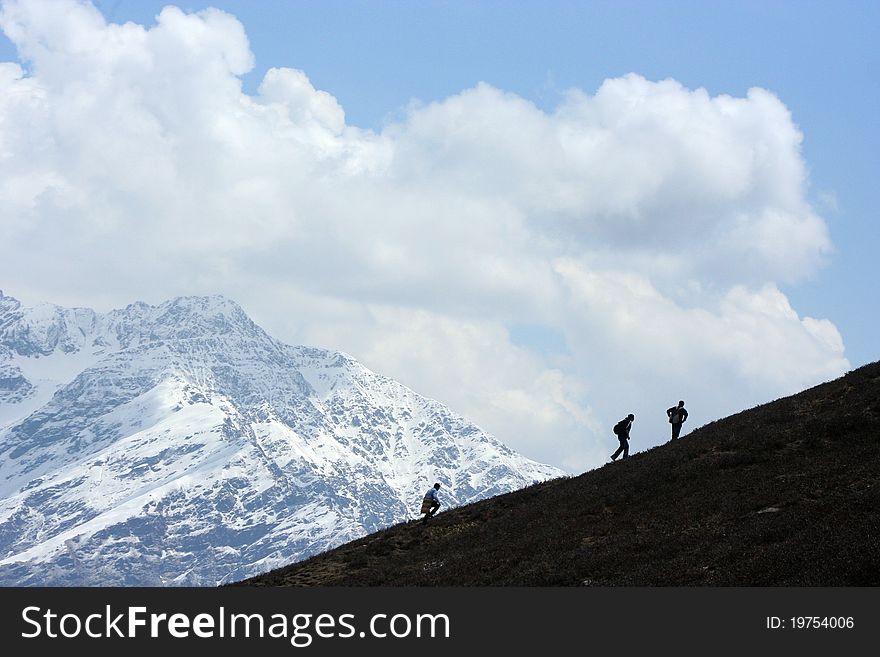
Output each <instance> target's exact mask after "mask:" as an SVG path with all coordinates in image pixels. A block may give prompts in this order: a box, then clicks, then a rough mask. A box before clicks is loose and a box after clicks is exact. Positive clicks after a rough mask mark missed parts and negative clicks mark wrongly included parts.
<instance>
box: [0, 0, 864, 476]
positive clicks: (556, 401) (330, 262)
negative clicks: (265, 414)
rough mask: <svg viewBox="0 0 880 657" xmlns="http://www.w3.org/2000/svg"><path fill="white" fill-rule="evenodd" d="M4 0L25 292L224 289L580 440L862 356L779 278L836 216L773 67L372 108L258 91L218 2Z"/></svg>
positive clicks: (10, 189) (547, 437)
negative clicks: (348, 116)
mask: <svg viewBox="0 0 880 657" xmlns="http://www.w3.org/2000/svg"><path fill="white" fill-rule="evenodd" d="M0 27H2V29H3V30H4V32H5V33H6V34H7V35H8V36H9V37H10V38H11V39H12V40H13V41H14V42H15V44H16V46H17V47H18V49H19V53H20V57H21V60H22V63H23V64H24V66H25V70H22V68H21V67H20V66H19V65H18V64H14V63H5V64H0V217H2V220H0V237H2V240H0V280H2V281H3V288H4V290H5V291H6V292H8V293H11V294H17V295H19V296H23V297H25V300H27V298H28V296H30V297H32V298H34V300H37V299H40V300H43V299H45V300H50V301H55V302H59V303H81V304H92V305H97V306H99V307H104V308H106V307H107V306H109V305H114V304H123V303H128V302H130V301H132V300H133V299H135V298H141V299H145V300H148V301H160V300H162V299H164V298H166V297H169V296H173V295H177V294H192V293H216V292H221V293H224V294H227V295H228V296H230V297H232V298H235V299H237V300H239V301H240V302H241V303H242V304H243V305H244V306H245V307H246V309H247V310H249V311H250V312H251V313H252V314H254V316H255V317H256V318H257V319H258V320H259V321H261V322H262V323H264V324H265V325H266V326H267V327H268V328H270V329H271V330H273V332H274V333H275V334H277V335H278V337H280V338H282V339H285V340H288V341H300V342H313V343H318V344H322V345H325V346H331V347H337V348H341V349H344V350H346V351H349V352H350V353H352V354H353V355H354V356H356V357H359V358H361V359H363V360H364V361H366V362H367V363H368V364H369V365H370V366H372V367H373V368H375V369H377V370H378V371H380V372H383V373H386V374H388V375H390V376H394V377H396V378H399V379H400V380H402V381H403V382H404V383H406V384H408V385H410V386H411V387H413V388H414V389H416V390H418V391H419V392H422V393H424V394H428V395H431V396H434V397H436V398H439V399H441V400H443V401H445V402H447V403H449V404H450V405H451V406H452V407H453V408H455V409H456V410H458V411H460V412H463V413H466V414H468V415H469V416H471V417H472V418H473V419H474V420H476V421H477V422H478V423H481V424H482V425H483V426H485V428H487V429H488V430H489V431H491V432H493V433H495V434H496V435H498V437H499V438H501V439H502V440H505V441H506V442H509V443H511V444H512V445H514V446H515V447H517V448H518V449H520V450H521V451H523V452H525V453H526V454H528V455H529V456H532V457H535V458H543V459H545V460H548V461H552V462H554V463H556V464H561V465H565V466H566V467H569V468H571V469H580V468H584V467H586V466H587V465H595V464H596V463H598V462H600V461H601V458H602V455H603V454H604V452H605V450H606V449H607V447H609V446H610V442H611V441H612V438H611V437H610V433H609V432H608V431H606V430H605V427H606V425H608V426H610V425H609V422H610V423H612V424H613V421H614V420H616V419H619V418H618V416H621V417H622V415H625V414H626V413H627V412H629V411H628V410H627V409H632V408H635V407H638V408H639V417H638V418H637V422H638V423H639V424H638V426H640V427H644V431H645V433H644V434H643V440H644V443H642V446H644V444H653V443H655V442H658V441H659V440H661V439H662V438H663V435H662V432H663V431H665V425H664V423H663V420H664V419H665V416H664V415H663V410H665V408H666V406H668V405H670V404H672V403H673V402H675V401H677V400H678V398H679V397H681V396H683V395H686V394H687V395H689V398H688V397H685V398H686V399H690V401H689V404H690V405H691V408H692V409H693V410H692V416H691V418H692V421H693V423H694V424H696V423H697V422H698V421H699V420H700V418H702V419H703V420H704V421H705V420H709V419H713V418H714V417H715V416H717V415H718V414H720V413H723V412H729V411H731V410H736V409H738V408H742V407H743V406H747V405H750V404H753V403H755V402H757V401H763V400H766V399H768V398H771V397H773V396H776V395H779V394H782V393H786V392H793V391H794V390H796V389H799V388H800V387H803V386H806V385H809V384H811V383H815V382H818V381H820V380H823V379H826V378H829V377H831V376H834V375H835V374H838V373H840V372H842V371H843V370H845V369H846V368H847V367H848V363H847V361H846V360H845V358H844V356H843V343H842V340H841V337H840V335H839V333H838V332H837V330H836V328H835V327H834V325H833V324H832V323H831V322H829V321H828V320H820V319H812V318H800V317H799V316H798V314H797V312H796V311H795V310H794V309H793V308H791V306H790V305H789V302H788V300H787V299H786V298H785V296H784V295H783V294H782V293H781V292H780V291H779V288H778V285H777V283H781V282H785V283H795V282H797V281H799V280H802V279H804V278H806V277H809V276H814V275H815V274H816V273H817V272H818V270H819V268H820V267H821V265H822V263H823V260H824V259H825V258H826V257H827V255H828V254H829V253H830V250H831V244H830V240H829V237H828V231H827V228H826V225H825V222H824V220H823V219H822V218H821V217H820V216H819V215H818V214H817V211H816V210H815V209H814V208H813V207H811V205H810V204H809V202H808V201H807V179H806V166H805V163H804V161H803V158H802V156H801V152H800V143H801V135H800V133H799V131H798V129H797V127H796V126H795V125H794V123H793V122H792V118H791V115H790V113H789V111H788V109H787V108H786V107H785V105H784V104H783V103H782V102H781V101H780V100H779V99H778V98H776V97H775V96H774V95H773V94H771V93H770V92H768V91H765V90H762V89H752V90H750V91H749V93H748V94H747V96H746V97H744V98H732V97H729V96H716V97H712V96H710V95H709V94H708V93H707V92H706V91H705V90H702V89H697V90H690V89H687V88H685V87H683V86H682V85H681V84H679V83H678V82H676V81H674V80H663V81H659V82H652V81H648V80H645V79H644V78H642V77H640V76H638V75H634V74H633V75H628V76H624V77H622V78H616V79H610V80H607V81H606V82H605V83H604V84H603V85H602V86H601V87H600V88H599V89H598V90H597V91H596V92H595V93H592V94H590V93H587V92H585V91H581V90H576V89H575V90H571V91H570V92H568V93H567V94H566V96H565V98H564V99H563V101H562V102H561V103H560V105H559V107H558V108H556V110H555V111H553V112H551V113H547V112H544V111H542V110H540V109H538V108H537V107H536V106H535V105H534V104H532V103H530V102H529V101H527V100H525V99H523V98H520V97H518V96H516V95H513V94H509V93H505V92H504V91H502V90H499V89H496V88H494V87H492V86H491V85H489V84H479V85H477V86H476V87H474V88H472V89H467V90H464V91H462V92H461V93H459V94H457V95H454V96H451V97H449V98H447V99H445V100H443V101H440V102H436V103H431V104H428V105H419V104H413V105H412V106H411V107H410V108H409V109H408V111H407V113H406V115H405V117H404V118H403V119H402V120H401V121H399V122H397V123H395V124H392V125H388V126H387V127H386V128H384V129H383V130H382V131H381V132H374V131H369V130H362V129H359V128H356V127H353V126H349V125H347V124H346V122H345V113H344V109H343V108H342V107H341V106H340V105H339V103H338V102H337V100H336V99H335V98H334V97H333V96H332V95H331V94H329V93H327V92H325V91H322V90H318V89H315V88H314V86H313V85H312V83H311V82H310V81H309V79H308V77H307V75H306V73H305V72H303V71H299V70H295V69H291V68H280V67H279V68H272V69H270V70H269V71H268V72H267V74H266V75H265V77H264V80H263V82H262V84H261V85H260V87H259V90H258V93H257V95H255V96H248V95H246V94H244V93H243V92H242V88H241V80H240V76H241V75H242V74H244V73H245V72H247V71H248V70H250V68H251V67H252V66H253V55H252V54H251V52H250V49H249V44H248V40H247V36H246V35H245V33H244V30H243V28H242V26H241V25H240V24H239V23H238V21H237V20H236V19H235V18H234V17H232V16H230V15H228V14H225V13H223V12H220V11H217V10H209V11H206V12H201V13H198V14H192V15H188V14H185V13H184V12H182V11H181V10H179V9H176V8H174V7H168V8H166V9H164V10H163V11H162V12H161V14H160V15H159V16H158V17H157V21H156V25H155V26H154V27H152V28H150V29H146V28H144V27H142V26H139V25H134V24H126V25H113V24H107V23H106V22H105V20H104V19H103V17H102V16H101V14H100V13H99V12H98V11H97V10H95V9H94V8H93V7H92V6H91V5H86V4H81V3H77V2H73V1H72V0H54V1H52V2H38V1H20V2H17V1H13V2H5V3H4V4H3V9H2V12H0ZM389 109H391V108H389ZM523 324H528V325H537V326H544V327H547V328H548V329H549V330H551V331H553V332H555V334H560V335H565V337H566V347H567V353H564V354H560V353H556V352H542V351H541V350H536V351H534V352H533V351H530V350H528V349H527V348H525V347H523V346H519V345H517V344H515V342H514V341H513V340H512V339H511V337H510V331H509V329H510V327H512V326H516V325H523ZM682 389H684V390H692V391H694V392H693V394H691V393H688V392H685V391H682ZM642 409H644V410H642ZM658 411H659V413H658ZM655 414H657V417H659V419H652V420H650V421H648V420H647V418H648V417H652V418H654V415H655ZM634 435H638V434H637V433H636V432H634ZM634 447H635V445H634Z"/></svg>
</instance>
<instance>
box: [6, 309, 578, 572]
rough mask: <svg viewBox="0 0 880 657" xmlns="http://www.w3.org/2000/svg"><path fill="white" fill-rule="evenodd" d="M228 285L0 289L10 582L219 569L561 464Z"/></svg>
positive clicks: (252, 565) (324, 543) (322, 541)
mask: <svg viewBox="0 0 880 657" xmlns="http://www.w3.org/2000/svg"><path fill="white" fill-rule="evenodd" d="M561 474H562V472H561V471H559V470H557V469H556V468H552V467H550V466H546V465H541V464H538V463H535V462H533V461H530V460H528V459H526V458H525V457H523V456H521V455H519V454H517V453H515V452H514V451H512V450H511V449H509V448H507V447H506V446H504V445H503V444H501V443H500V442H498V441H497V440H495V439H494V438H492V437H490V436H488V435H487V434H486V433H485V432H483V431H482V430H481V429H479V428H478V427H476V426H475V425H473V424H472V423H470V422H468V421H467V420H465V419H463V418H461V417H459V416H457V415H455V414H454V413H452V412H451V411H450V410H449V409H448V408H446V407H445V406H443V405H442V404H440V403H439V402H436V401H432V400H429V399H425V398H424V397H421V396H419V395H417V394H416V393H414V392H413V391H411V390H409V389H408V388H406V387H404V386H403V385H401V384H399V383H396V382H395V381H392V380H391V379H388V378H386V377H383V376H380V375H378V374H375V373H373V372H371V371H370V370H368V369H366V368H365V367H364V366H362V365H361V364H359V363H358V362H357V361H355V360H353V359H352V358H350V357H348V356H346V355H345V354H342V353H339V352H333V351H326V350H323V349H314V348H309V347H293V346H288V345H285V344H282V343H280V342H278V341H277V340H275V339H273V338H271V337H270V336H269V335H267V334H266V333H265V332H264V331H263V330H262V329H261V328H260V327H258V326H257V325H256V324H254V323H253V322H252V321H251V320H250V319H249V318H248V317H247V315H246V314H245V313H244V312H243V311H242V310H241V308H240V307H239V306H237V305H236V304H235V303H233V302H231V301H229V300H227V299H225V298H223V297H187V298H178V299H174V300H172V301H168V302H166V303H163V304H161V305H160V306H150V305H147V304H144V303H135V304H132V305H130V306H128V307H126V308H124V309H122V310H115V311H112V312H110V313H107V314H99V313H96V312H94V311H92V310H88V309H82V308H76V309H66V308H60V307H57V306H53V305H41V306H37V307H34V308H23V307H22V306H21V304H20V303H19V302H18V301H17V300H15V299H13V298H12V297H8V296H4V295H3V293H2V292H0V584H2V585H214V584H218V583H222V582H228V581H233V580H237V579H241V578H244V577H247V576H250V575H254V574H257V573H260V572H263V571H266V570H269V569H271V568H274V567H277V566H279V565H282V564H286V563H290V562H291V561H295V560H298V559H302V558H304V557H306V556H309V555H311V554H314V553H316V552H320V551H323V550H325V549H327V548H330V547H333V546H335V545H337V544H339V543H342V542H345V541H349V540H351V539H353V538H356V537H358V536H361V535H364V534H365V533H368V532H371V531H375V530H376V529H378V528H381V527H383V526H387V525H389V524H392V523H395V522H399V521H401V520H405V519H407V518H412V517H414V516H415V515H416V514H417V511H418V505H419V501H420V499H421V496H422V494H423V493H424V491H425V490H426V489H427V488H428V487H429V486H430V485H431V484H432V483H433V482H434V481H439V482H441V483H442V484H443V489H442V490H441V499H442V501H443V502H444V505H445V506H447V507H448V506H454V505H457V504H463V503H467V502H470V501H473V500H477V499H481V498H484V497H488V496H492V495H496V494H498V493H503V492H507V491H510V490H513V489H516V488H520V487H522V486H524V485H526V484H530V483H532V482H533V481H535V480H543V479H547V478H550V477H555V476H559V475H561Z"/></svg>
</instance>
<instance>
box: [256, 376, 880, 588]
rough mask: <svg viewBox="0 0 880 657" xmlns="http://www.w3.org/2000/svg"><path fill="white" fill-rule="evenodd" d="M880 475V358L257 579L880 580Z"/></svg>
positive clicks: (266, 582) (296, 582)
mask: <svg viewBox="0 0 880 657" xmlns="http://www.w3.org/2000/svg"><path fill="white" fill-rule="evenodd" d="M633 442H635V441H633ZM633 447H635V448H638V445H637V443H636V444H635V445H633ZM878 475H880V363H874V364H872V365H868V366H866V367H863V368H860V369H858V370H856V371H854V372H851V373H849V374H848V375H847V376H845V377H844V378H842V379H838V380H836V381H832V382H830V383H826V384H823V385H820V386H818V387H816V388H812V389H810V390H807V391H805V392H803V393H800V394H798V395H795V396H793V397H788V398H785V399H780V400H777V401H775V402H772V403H770V404H765V405H763V406H759V407H757V408H754V409H751V410H749V411H745V412H742V413H739V414H737V415H734V416H731V417H729V418H726V419H724V420H719V421H717V422H713V423H711V424H708V425H706V426H704V427H701V428H699V429H697V430H695V431H693V432H692V433H691V434H689V435H687V436H685V437H684V438H682V439H681V440H679V441H677V442H675V443H671V444H666V445H663V446H660V447H655V448H653V449H651V450H648V451H647V452H643V453H639V454H635V455H633V456H631V457H630V458H629V459H628V460H626V461H624V462H620V461H618V462H617V463H609V464H608V465H606V466H604V467H601V468H599V469H597V470H593V471H591V472H587V473H586V474H583V475H581V476H579V477H575V478H570V479H558V480H554V481H549V482H545V483H542V484H538V485H536V486H531V487H529V488H526V489H523V490H520V491H517V492H515V493H511V494H508V495H500V496H498V497H495V498H492V499H489V500H484V501H482V502H477V503H474V504H470V505H468V506H465V507H460V508H457V509H452V510H450V511H446V512H444V513H441V514H440V515H438V516H437V517H436V518H435V519H434V520H432V521H431V524H429V525H427V526H423V525H421V524H420V523H417V522H411V523H407V524H402V525H397V526H394V527H390V528H388V529H386V530H383V531H381V532H378V533H376V534H372V535H370V536H367V537H365V538H363V539H360V540H357V541H354V542H352V543H348V544H346V545H343V546H341V547H339V548H337V549H335V550H331V551H329V552H326V553H324V554H321V555H317V556H315V557H313V558H311V559H308V560H306V561H303V562H300V563H297V564H294V565H291V566H287V567H285V568H280V569H278V570H275V571H272V572H270V573H267V574H265V575H262V576H259V577H256V578H253V579H251V580H247V581H245V582H243V584H246V585H263V586H278V585H283V586H315V585H321V586H361V585H365V586H372V585H392V586H396V585H427V586H443V585H451V586H462V585H490V586H506V585H527V586H533V585H550V586H556V585H578V586H580V585H594V586H610V585H663V586H666V585H685V586H691V585H745V586H749V585H812V586H836V585H847V586H864V585H872V586H876V585H880V511H878V509H880V477H878Z"/></svg>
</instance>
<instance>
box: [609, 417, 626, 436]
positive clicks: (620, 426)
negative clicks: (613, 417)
mask: <svg viewBox="0 0 880 657" xmlns="http://www.w3.org/2000/svg"><path fill="white" fill-rule="evenodd" d="M625 427H626V420H621V421H620V422H618V423H617V424H615V425H614V428H613V429H612V431H613V432H614V435H615V436H619V435H620V434H621V433H623V430H624V428H625Z"/></svg>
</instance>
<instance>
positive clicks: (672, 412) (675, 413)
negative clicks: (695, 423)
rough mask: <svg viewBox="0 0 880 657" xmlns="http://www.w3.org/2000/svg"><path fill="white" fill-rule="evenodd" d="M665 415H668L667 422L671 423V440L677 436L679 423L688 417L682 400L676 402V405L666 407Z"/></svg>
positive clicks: (679, 431) (679, 428) (679, 430)
mask: <svg viewBox="0 0 880 657" xmlns="http://www.w3.org/2000/svg"><path fill="white" fill-rule="evenodd" d="M666 415H668V416H669V422H670V423H671V424H672V440H675V439H676V438H678V435H679V434H680V433H681V425H682V424H683V423H684V421H685V420H687V419H688V412H687V411H686V410H685V408H684V402H683V401H680V402H678V406H673V407H672V408H667V409H666Z"/></svg>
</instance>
